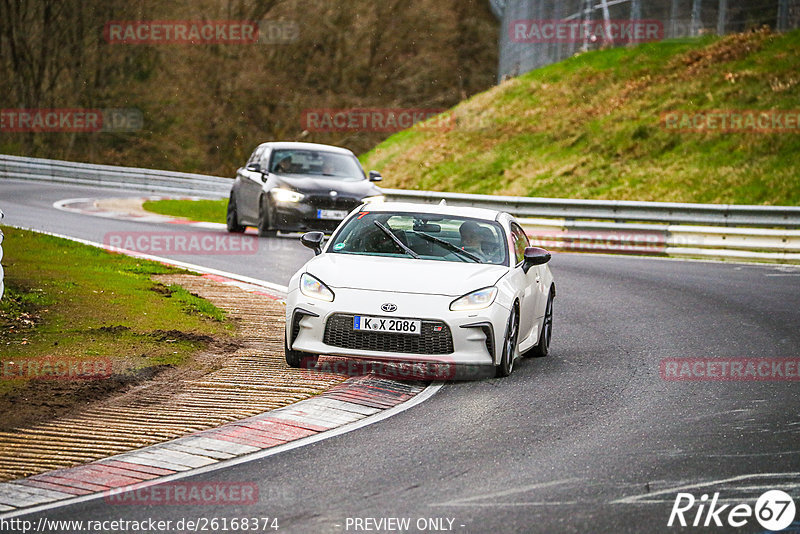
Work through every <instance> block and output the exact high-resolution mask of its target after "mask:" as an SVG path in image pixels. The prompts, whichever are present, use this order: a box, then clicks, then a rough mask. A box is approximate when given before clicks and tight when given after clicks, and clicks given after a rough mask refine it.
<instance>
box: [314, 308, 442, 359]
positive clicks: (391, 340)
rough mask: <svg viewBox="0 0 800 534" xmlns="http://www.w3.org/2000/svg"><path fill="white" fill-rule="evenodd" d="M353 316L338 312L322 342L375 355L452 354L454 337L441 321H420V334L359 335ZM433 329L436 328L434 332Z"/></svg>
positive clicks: (368, 333) (327, 324)
mask: <svg viewBox="0 0 800 534" xmlns="http://www.w3.org/2000/svg"><path fill="white" fill-rule="evenodd" d="M353 317H354V315H350V314H344V313H337V314H334V315H332V316H331V317H330V318H329V319H328V322H327V323H326V325H325V336H324V338H323V341H324V342H325V344H327V345H331V346H334V347H342V348H345V349H356V350H371V351H377V352H403V353H407V354H451V353H452V352H453V336H452V335H450V328H449V327H448V326H447V324H445V323H443V322H441V321H425V320H423V321H422V333H421V334H420V335H413V334H394V333H390V332H362V331H360V330H353ZM434 328H437V329H439V330H438V331H435V330H434Z"/></svg>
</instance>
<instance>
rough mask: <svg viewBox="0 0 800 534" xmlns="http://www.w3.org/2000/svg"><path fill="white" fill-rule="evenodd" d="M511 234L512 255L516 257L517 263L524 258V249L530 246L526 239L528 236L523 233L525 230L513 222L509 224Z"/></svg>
mask: <svg viewBox="0 0 800 534" xmlns="http://www.w3.org/2000/svg"><path fill="white" fill-rule="evenodd" d="M511 236H512V238H513V239H514V257H515V258H516V264H517V265H519V263H520V262H521V261H522V260H524V259H525V249H526V248H528V247H529V246H530V242H529V241H528V236H527V235H525V231H524V230H523V229H522V228H520V226H519V225H518V224H515V223H512V224H511Z"/></svg>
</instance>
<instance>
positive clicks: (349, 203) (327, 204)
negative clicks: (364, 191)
mask: <svg viewBox="0 0 800 534" xmlns="http://www.w3.org/2000/svg"><path fill="white" fill-rule="evenodd" d="M308 203H309V204H311V205H312V206H314V207H315V208H317V209H322V210H347V211H348V212H349V211H352V210H353V209H355V208H356V206H359V205H360V204H361V199H357V198H348V197H342V196H337V197H331V196H330V195H311V196H310V197H308Z"/></svg>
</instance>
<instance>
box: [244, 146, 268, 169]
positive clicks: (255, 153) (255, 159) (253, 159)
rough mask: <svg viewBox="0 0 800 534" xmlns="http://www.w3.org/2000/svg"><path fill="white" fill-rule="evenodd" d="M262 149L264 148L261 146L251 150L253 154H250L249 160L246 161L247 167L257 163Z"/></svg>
mask: <svg viewBox="0 0 800 534" xmlns="http://www.w3.org/2000/svg"><path fill="white" fill-rule="evenodd" d="M264 148H266V147H263V146H259V147H256V149H255V150H253V153H252V154H250V159H248V160H247V165H251V164H253V163H258V162H259V160H260V159H261V154H262V153H263V152H264Z"/></svg>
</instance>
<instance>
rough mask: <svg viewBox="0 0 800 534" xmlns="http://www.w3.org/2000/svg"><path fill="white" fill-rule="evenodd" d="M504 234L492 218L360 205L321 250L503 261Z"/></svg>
mask: <svg viewBox="0 0 800 534" xmlns="http://www.w3.org/2000/svg"><path fill="white" fill-rule="evenodd" d="M387 231H388V232H390V234H391V235H389V234H387ZM392 236H394V238H392ZM504 236H505V234H504V232H503V228H502V227H501V226H500V224H498V223H497V222H494V221H484V220H479V219H471V218H468V217H456V216H451V215H447V216H443V215H436V214H431V213H386V212H368V211H362V212H361V213H359V214H358V215H357V216H355V217H353V218H351V219H350V220H349V221H348V222H347V223H346V224H345V225H344V226H343V227H342V228H341V229H340V230H339V231H338V232H337V233H336V235H334V236H333V238H332V241H331V243H330V244H329V245H328V248H327V251H328V252H333V253H337V254H360V255H364V256H390V257H398V258H399V257H403V258H409V259H422V260H437V261H456V262H468V263H489V264H494V265H508V254H507V247H506V246H505V243H506V239H505V237H504Z"/></svg>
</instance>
